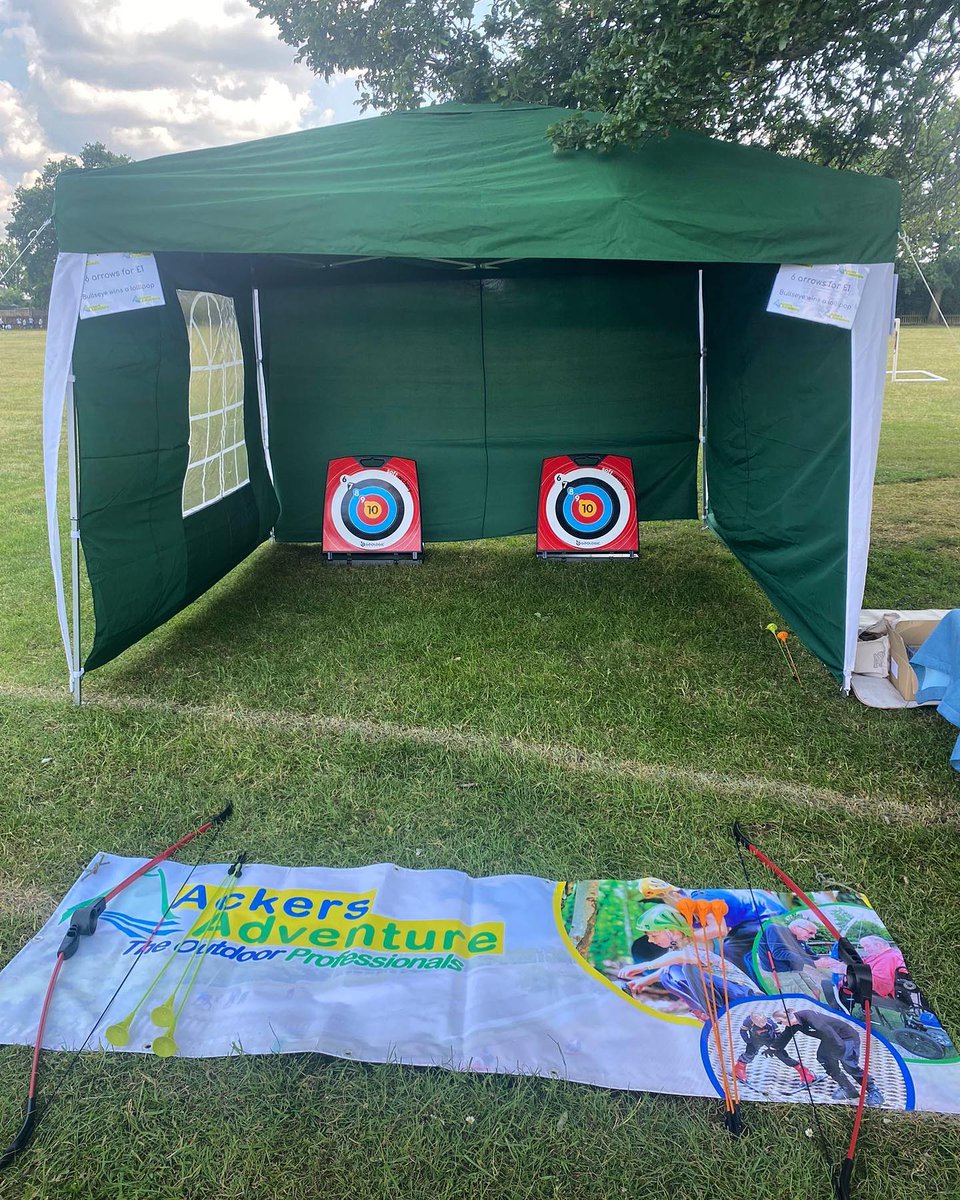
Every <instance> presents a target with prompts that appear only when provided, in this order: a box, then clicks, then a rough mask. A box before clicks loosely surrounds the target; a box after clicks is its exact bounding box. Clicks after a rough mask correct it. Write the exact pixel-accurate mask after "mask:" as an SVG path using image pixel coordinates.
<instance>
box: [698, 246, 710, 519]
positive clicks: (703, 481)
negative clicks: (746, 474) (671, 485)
mask: <svg viewBox="0 0 960 1200" xmlns="http://www.w3.org/2000/svg"><path fill="white" fill-rule="evenodd" d="M697 317H698V322H699V330H700V485H701V488H702V490H703V513H702V516H701V520H702V522H703V526H704V528H706V526H707V513H709V511H710V492H709V488H708V486H707V342H706V333H705V329H706V326H705V321H704V313H703V271H702V270H699V271H697Z"/></svg>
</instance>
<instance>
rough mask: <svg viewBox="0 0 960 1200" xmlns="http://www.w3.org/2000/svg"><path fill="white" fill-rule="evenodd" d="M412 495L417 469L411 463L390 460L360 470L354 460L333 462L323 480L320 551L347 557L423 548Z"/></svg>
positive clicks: (411, 550)
mask: <svg viewBox="0 0 960 1200" xmlns="http://www.w3.org/2000/svg"><path fill="white" fill-rule="evenodd" d="M401 467H403V468H404V472H403V473H401V470H400V468H401ZM404 474H406V476H407V477H406V478H404ZM416 492H417V479H416V467H415V465H414V464H413V463H411V462H409V460H405V459H388V460H386V461H385V463H384V465H383V466H377V467H363V466H362V465H361V464H360V463H359V462H357V461H356V460H355V459H340V460H335V462H332V463H331V464H330V473H329V476H328V479H327V502H326V513H325V517H326V520H325V522H324V549H325V550H327V551H328V552H332V553H347V554H349V553H356V552H360V553H363V552H367V553H370V552H374V553H377V552H403V553H409V552H418V551H419V550H420V549H421V548H422V545H421V539H420V505H419V497H418V496H417V494H416Z"/></svg>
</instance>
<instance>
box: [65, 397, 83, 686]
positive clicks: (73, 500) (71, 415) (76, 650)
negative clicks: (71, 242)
mask: <svg viewBox="0 0 960 1200" xmlns="http://www.w3.org/2000/svg"><path fill="white" fill-rule="evenodd" d="M73 384H74V376H73V375H70V376H69V378H68V380H67V467H68V477H69V481H70V590H71V595H72V597H73V613H72V621H71V628H70V691H71V692H72V693H73V702H74V704H80V703H81V701H82V693H81V686H80V680H81V678H82V676H83V669H82V668H81V666H80V489H79V486H78V458H79V454H78V447H77V418H76V412H75V411H74V403H73Z"/></svg>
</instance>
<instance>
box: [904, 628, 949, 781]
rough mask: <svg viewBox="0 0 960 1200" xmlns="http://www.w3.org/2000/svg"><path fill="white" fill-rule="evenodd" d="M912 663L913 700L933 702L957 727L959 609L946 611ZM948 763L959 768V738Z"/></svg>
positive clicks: (947, 719) (941, 713)
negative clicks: (914, 689) (915, 698)
mask: <svg viewBox="0 0 960 1200" xmlns="http://www.w3.org/2000/svg"><path fill="white" fill-rule="evenodd" d="M912 662H913V669H914V670H915V671H916V673H917V683H918V688H917V703H918V704H926V703H928V702H929V701H932V700H934V701H937V702H938V707H937V712H938V713H939V714H940V716H941V717H943V718H944V720H946V721H949V722H950V723H951V724H952V725H957V726H960V608H955V609H953V610H952V611H951V612H948V613H947V615H946V616H945V617H944V618H943V620H942V621H941V622H940V624H939V625H938V626H937V628H936V629H935V630H934V631H933V633H931V634H930V636H929V637H928V638H927V640H926V641H925V642H924V643H923V645H922V646H921V647H920V649H919V650H918V651H917V652H916V654H915V655H914V656H913V660H912ZM950 763H951V765H952V766H953V768H954V770H956V771H960V738H958V739H957V744H956V745H955V746H954V748H953V753H952V754H951V756H950Z"/></svg>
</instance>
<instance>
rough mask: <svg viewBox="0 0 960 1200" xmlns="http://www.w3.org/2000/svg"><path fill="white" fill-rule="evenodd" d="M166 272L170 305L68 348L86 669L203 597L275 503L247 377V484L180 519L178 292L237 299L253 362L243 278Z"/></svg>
mask: <svg viewBox="0 0 960 1200" xmlns="http://www.w3.org/2000/svg"><path fill="white" fill-rule="evenodd" d="M192 258H193V256H189V257H188V259H187V261H186V262H185V261H183V260H182V259H181V260H180V261H179V262H177V261H175V260H171V258H170V256H168V259H167V261H166V262H165V263H163V264H162V265H161V282H162V284H163V290H164V295H165V297H166V299H167V303H166V304H165V305H164V306H163V307H161V308H152V309H147V310H145V311H142V312H126V313H116V314H113V315H110V316H105V317H98V318H96V319H95V320H87V321H81V322H80V324H79V327H78V329H77V339H76V343H75V346H74V373H75V375H76V383H75V384H74V401H75V404H76V412H77V432H78V438H79V460H80V479H81V491H80V536H81V540H82V544H83V553H84V559H85V562H86V567H87V574H88V577H89V579H90V587H91V591H92V593H93V606H94V615H95V618H96V630H95V635H94V641H93V645H92V647H91V649H90V652H89V654H88V655H87V658H86V660H85V662H84V669H85V670H88V671H89V670H93V669H94V668H95V667H98V666H102V665H103V663H105V662H108V661H109V660H110V659H112V658H115V657H116V656H117V655H118V654H120V653H121V652H122V651H123V650H125V649H127V647H128V646H131V645H133V643H134V642H136V641H138V640H139V639H140V638H142V637H144V636H145V635H146V634H147V633H149V632H150V631H151V630H152V629H156V628H157V627H158V626H159V625H162V624H163V623H164V621H167V620H169V618H170V617H172V616H173V615H174V613H177V612H179V611H180V610H181V609H182V608H184V607H186V605H188V604H190V603H191V601H193V600H195V599H196V598H197V597H198V596H201V595H202V594H203V593H204V592H205V591H207V589H208V588H210V587H212V586H213V584H214V583H216V582H217V580H218V579H222V578H223V576H224V575H226V574H227V573H228V572H229V571H230V570H232V569H233V567H235V566H236V565H237V564H238V563H240V562H242V561H243V559H244V558H246V557H247V555H248V554H250V552H251V551H252V550H254V549H255V548H256V547H257V546H258V545H259V544H260V543H261V542H262V541H263V540H264V538H265V537H266V536H267V535H268V533H269V531H270V528H271V526H272V525H273V523H274V520H275V519H276V514H277V503H276V498H275V497H274V494H273V489H272V487H271V485H270V480H269V477H268V475H267V471H266V465H265V461H264V455H263V449H262V445H261V441H260V438H259V435H258V431H259V426H260V413H259V406H258V400H257V390H256V376H255V373H254V372H253V371H251V370H247V371H246V372H245V391H244V398H243V406H244V425H245V428H246V431H247V439H246V440H247V453H248V461H249V468H250V484H249V485H248V486H246V487H243V488H240V489H239V490H237V491H235V492H233V493H232V494H230V495H228V496H225V497H224V498H223V499H222V500H220V501H219V502H217V503H216V504H212V505H210V506H209V507H207V508H204V509H201V510H200V511H199V512H196V513H193V514H191V515H190V516H188V517H186V518H184V516H183V513H182V493H183V479H184V474H185V472H186V469H187V460H188V456H189V440H190V413H189V406H188V404H187V399H186V398H187V392H188V386H189V379H190V353H189V348H188V345H187V334H186V328H185V325H184V320H183V314H182V312H181V309H180V305H179V303H178V301H177V294H176V293H177V288H178V287H180V288H185V289H191V290H192V289H204V288H205V289H209V290H212V291H216V292H218V293H220V294H222V295H230V296H232V297H233V298H234V300H235V307H236V313H237V323H238V325H239V327H240V337H241V342H242V346H243V354H244V358H245V360H246V361H247V362H248V363H252V362H253V361H254V352H253V314H252V309H251V306H250V285H249V276H248V274H247V272H246V271H244V270H243V269H242V268H241V264H239V263H236V264H233V265H232V266H231V267H229V268H228V269H226V270H224V269H223V268H222V267H221V269H220V270H219V271H217V273H216V275H215V276H214V277H211V275H210V273H209V272H208V271H206V270H205V269H204V268H203V266H202V265H200V264H199V263H198V262H196V261H195V260H194V261H192V262H191V261H190V259H192Z"/></svg>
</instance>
